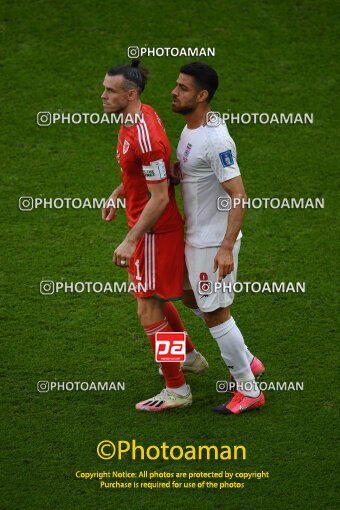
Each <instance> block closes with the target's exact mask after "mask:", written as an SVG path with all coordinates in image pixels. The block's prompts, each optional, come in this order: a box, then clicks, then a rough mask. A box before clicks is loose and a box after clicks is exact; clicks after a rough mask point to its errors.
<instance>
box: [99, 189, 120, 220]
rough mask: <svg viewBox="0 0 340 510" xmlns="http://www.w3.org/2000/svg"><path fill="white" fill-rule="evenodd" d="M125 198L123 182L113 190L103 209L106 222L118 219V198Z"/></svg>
mask: <svg viewBox="0 0 340 510" xmlns="http://www.w3.org/2000/svg"><path fill="white" fill-rule="evenodd" d="M124 196H125V193H124V185H123V183H122V182H121V183H120V185H119V186H118V187H117V188H116V189H114V190H113V192H112V193H111V195H110V196H109V198H108V199H107V201H106V203H105V206H104V207H103V209H102V219H103V220H104V221H112V220H114V219H115V218H116V216H117V212H116V204H117V200H118V198H122V197H124Z"/></svg>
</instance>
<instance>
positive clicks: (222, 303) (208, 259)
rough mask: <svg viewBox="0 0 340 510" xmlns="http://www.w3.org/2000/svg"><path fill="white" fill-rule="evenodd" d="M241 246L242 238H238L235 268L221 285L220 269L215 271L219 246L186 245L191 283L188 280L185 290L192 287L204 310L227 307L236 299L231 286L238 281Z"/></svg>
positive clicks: (211, 310)
mask: <svg viewBox="0 0 340 510" xmlns="http://www.w3.org/2000/svg"><path fill="white" fill-rule="evenodd" d="M240 246H241V239H238V240H237V241H236V243H235V245H234V249H233V257H234V270H233V271H232V273H230V274H228V275H227V276H226V277H225V278H224V279H223V280H222V282H221V286H220V285H218V270H217V271H216V272H215V273H214V272H213V270H214V258H215V256H216V253H217V251H218V249H219V247H218V246H214V247H208V248H195V247H194V246H190V245H188V244H186V245H185V261H186V266H187V270H188V278H189V282H190V285H188V284H189V282H188V281H186V282H185V284H184V290H189V289H190V287H191V289H192V290H193V292H194V294H195V298H196V302H197V306H198V307H199V309H200V310H202V312H213V311H215V310H217V309H218V308H226V307H227V306H230V305H231V304H232V302H233V301H234V291H233V289H232V288H231V287H232V286H233V284H234V283H235V282H236V277H237V266H238V253H239V251H240ZM185 280H186V279H185ZM216 284H217V285H216ZM216 287H217V288H216Z"/></svg>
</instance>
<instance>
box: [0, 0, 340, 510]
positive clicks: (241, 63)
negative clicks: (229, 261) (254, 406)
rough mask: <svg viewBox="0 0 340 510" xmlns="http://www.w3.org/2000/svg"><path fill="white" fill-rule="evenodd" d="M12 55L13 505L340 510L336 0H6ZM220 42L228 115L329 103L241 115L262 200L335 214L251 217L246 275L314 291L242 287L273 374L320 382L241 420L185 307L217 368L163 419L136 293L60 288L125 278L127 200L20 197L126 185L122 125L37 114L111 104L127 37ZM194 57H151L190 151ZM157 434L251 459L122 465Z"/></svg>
mask: <svg viewBox="0 0 340 510" xmlns="http://www.w3.org/2000/svg"><path fill="white" fill-rule="evenodd" d="M1 11H2V15H1V18H2V21H1V33H2V38H3V41H4V51H3V55H2V73H1V75H2V104H1V114H2V146H3V155H2V161H1V162H2V175H1V180H2V186H1V193H2V200H1V204H2V211H1V221H2V227H3V228H2V231H3V248H2V253H3V262H2V282H1V287H2V291H3V292H2V293H3V306H2V319H3V328H2V331H3V336H4V340H3V342H2V378H1V381H2V383H3V384H2V392H1V396H2V400H3V411H4V414H3V417H2V419H1V443H2V451H3V455H2V458H3V463H2V468H1V475H2V484H3V487H2V489H1V492H0V507H1V508H3V509H49V508H51V509H52V508H53V509H61V510H63V509H112V508H114V509H134V508H135V509H138V510H139V509H149V508H166V509H171V510H172V509H174V508H194V509H224V508H226V509H250V508H264V509H297V508H301V509H306V508H318V509H319V508H336V500H335V497H336V490H335V473H336V458H335V444H336V443H335V442H336V428H337V422H336V418H337V414H338V413H337V405H336V390H337V387H338V383H337V381H336V379H335V349H336V346H337V342H336V341H335V332H336V327H337V307H336V305H337V295H336V290H337V287H336V270H337V266H336V261H335V248H336V247H337V245H336V239H337V238H336V217H337V209H336V176H337V174H338V171H337V169H336V168H337V164H338V148H337V146H336V134H337V133H336V121H337V119H338V117H339V109H338V103H337V100H336V99H337V98H336V95H335V84H336V71H337V69H338V66H337V61H338V59H337V49H336V48H337V38H336V30H335V27H336V23H337V21H338V14H339V13H337V12H336V3H334V2H331V1H328V0H317V1H311V0H309V1H308V0H286V1H285V2H279V1H276V0H272V1H269V0H267V1H266V0H260V1H257V2H253V1H251V0H244V1H236V0H229V1H223V0H215V1H214V2H212V1H211V2H208V1H204V0H202V1H201V2H195V1H193V0H187V1H186V2H181V1H179V0H173V1H172V2H168V3H166V2H160V1H158V0H157V1H151V0H145V1H138V0H131V1H130V2H118V1H109V0H105V1H99V2H94V1H93V2H91V1H90V0H82V1H80V0H73V1H72V2H67V1H66V0H59V1H55V2H53V1H51V0H28V1H24V0H18V1H17V2H14V3H13V2H10V1H9V0H4V2H3V5H2V9H1ZM134 45H136V46H150V47H152V46H155V47H169V46H172V47H214V48H215V50H216V55H215V57H210V58H207V59H202V60H204V61H206V62H208V63H210V64H211V65H213V66H214V67H215V68H216V69H217V71H218V72H219V74H220V88H219V90H218V92H217V94H216V97H215V98H214V101H213V103H212V107H213V110H217V111H221V112H226V111H229V110H230V111H232V112H235V113H237V112H240V113H242V112H269V113H272V112H277V113H279V112H285V113H289V112H293V113H297V112H308V113H310V112H313V113H314V123H313V124H312V125H309V124H307V125H299V124H296V125H275V124H273V125H260V124H257V125H253V124H249V125H240V124H232V125H230V126H229V129H230V133H231V135H232V137H233V138H234V140H235V142H236V146H237V150H238V161H239V165H240V168H241V172H242V176H243V179H244V183H245V187H246V191H247V193H248V195H249V196H251V197H275V196H276V197H306V198H307V197H313V198H316V197H323V198H324V199H325V208H324V209H315V210H313V209H305V210H289V209H283V210H270V209H268V210H265V209H259V210H249V211H248V212H247V214H246V218H245V222H244V228H243V233H244V239H243V243H242V248H241V254H240V263H239V280H240V281H266V280H267V281H294V282H295V281H305V282H306V293H305V294H301V293H300V294H273V295H271V294H261V295H260V294H246V293H243V294H239V295H237V297H236V300H235V303H234V306H233V316H234V318H235V319H236V320H237V323H238V325H239V327H240V329H241V330H242V332H243V334H244V337H245V340H246V343H247V344H248V345H249V347H250V348H251V350H252V351H254V352H255V353H256V354H257V355H258V356H259V357H260V358H261V359H263V361H264V362H265V365H266V380H268V381H269V380H273V381H276V380H280V381H303V382H304V387H305V389H304V391H302V392H271V391H269V392H268V393H267V405H266V406H265V407H264V408H263V409H262V410H261V411H259V412H256V413H249V414H247V415H242V416H239V417H237V418H236V417H234V418H229V417H222V416H217V415H214V414H213V413H212V412H211V408H212V407H213V405H214V404H218V403H221V401H222V400H223V397H222V398H221V396H220V395H218V394H217V393H216V390H215V383H216V381H217V380H220V379H224V378H225V375H226V374H225V370H224V367H223V364H222V361H221V360H220V357H219V353H218V349H217V345H215V344H214V342H213V341H212V340H211V339H210V337H209V335H208V332H207V329H206V328H205V327H204V325H203V324H202V323H201V322H200V321H199V320H198V319H196V318H195V317H193V316H192V314H190V313H189V312H188V311H187V310H186V309H185V308H184V307H183V305H182V304H181V303H177V306H178V309H179V310H180V313H181V315H182V318H183V320H184V322H185V324H186V327H187V329H188V331H189V333H190V335H191V336H192V338H193V339H194V341H195V343H196V344H197V347H198V348H199V349H200V350H201V351H202V353H204V354H205V356H206V357H207V358H208V360H209V363H210V369H209V371H208V372H207V373H206V375H203V376H202V377H199V378H198V377H196V378H195V377H194V376H192V377H188V382H189V383H190V385H191V387H192V391H193V395H194V404H193V406H192V407H191V408H188V409H187V410H182V411H178V412H169V413H166V414H162V413H160V415H158V414H157V415H153V414H147V413H138V412H136V411H135V410H134V405H135V403H136V402H137V401H139V400H141V399H143V398H146V397H147V396H151V395H153V394H154V393H155V392H157V391H158V390H159V389H160V388H161V383H162V381H161V380H160V378H159V376H158V374H157V371H156V368H155V366H154V362H153V360H152V356H151V352H150V349H149V346H148V342H147V340H146V339H145V338H144V335H143V331H142V329H141V327H140V325H139V323H138V320H137V316H136V311H135V302H134V300H133V299H132V298H131V297H130V296H129V295H125V294H122V295H118V294H117V295H111V294H93V293H91V294H86V293H84V294H63V293H62V294H57V295H53V296H42V295H40V293H39V282H40V280H43V279H51V280H65V281H113V280H119V281H124V280H125V272H124V271H122V270H119V269H118V268H115V267H114V266H113V265H112V263H111V257H112V253H113V250H114V248H115V247H116V246H117V245H118V243H119V242H120V241H121V240H122V239H123V237H124V233H125V232H126V220H125V218H124V212H123V211H120V214H119V217H118V219H117V221H116V222H115V223H112V224H104V222H102V221H101V217H100V211H98V210H90V209H83V210H71V209H69V210H68V209H61V210H42V209H37V210H34V211H32V212H21V211H19V209H18V199H19V197H20V196H24V195H29V196H34V197H90V198H91V197H105V196H108V194H109V193H110V192H111V191H112V190H113V188H114V187H115V186H116V185H117V184H118V182H119V178H120V177H119V168H118V166H117V163H116V161H115V159H114V150H115V143H116V137H117V127H116V126H114V127H112V126H108V125H106V124H102V125H89V124H88V125H85V124H82V125H61V124H57V125H54V126H50V127H38V126H37V125H36V114H37V112H39V111H52V112H57V111H62V112H71V113H72V112H101V111H102V105H101V100H100V95H101V93H102V80H103V77H104V74H105V71H106V69H107V68H108V67H110V66H112V65H115V64H119V63H125V62H127V61H128V59H127V55H126V50H127V48H128V47H129V46H134ZM192 60H193V59H192V58H185V57H168V58H167V57H146V58H144V60H143V63H144V65H145V66H146V67H148V68H149V70H150V73H151V78H150V82H149V84H148V85H147V88H146V90H145V93H144V94H143V96H142V99H143V101H144V102H145V103H150V104H151V105H152V106H153V107H154V108H156V110H157V111H158V113H159V114H160V116H161V118H162V119H163V121H164V123H165V126H166V129H167V133H168V135H169V138H170V141H171V145H172V148H173V159H174V158H175V148H176V144H177V140H178V137H179V135H180V132H181V129H182V127H183V118H181V117H180V116H179V115H177V116H176V115H174V114H173V113H172V112H171V108H170V91H171V90H172V88H173V85H174V83H175V80H176V78H177V76H178V70H179V67H180V66H181V65H182V64H183V63H185V62H190V61H192ZM39 380H50V381H53V380H59V381H62V380H64V381H104V380H121V381H125V382H126V391H125V392H117V393H113V392H101V393H94V392H76V391H74V392H50V393H46V394H44V393H38V392H37V390H36V384H37V381H39ZM132 438H135V439H136V440H137V441H138V442H139V443H140V444H144V445H145V446H147V445H149V444H156V445H157V444H161V443H162V441H163V440H165V441H167V443H168V444H170V445H175V444H179V445H186V444H195V445H199V444H217V445H221V444H230V445H234V444H243V445H245V446H246V448H247V460H246V461H229V462H226V461H215V460H214V461H210V462H208V461H201V462H198V461H197V462H187V461H178V462H167V463H164V462H161V461H155V462H150V461H144V462H143V461H136V462H131V461H130V460H122V461H121V462H120V463H119V462H117V461H114V460H112V461H109V462H105V461H103V460H100V459H99V458H98V457H97V455H96V445H97V444H98V443H99V441H101V440H103V439H111V440H116V439H132ZM109 469H112V470H129V471H140V470H143V469H147V470H158V471H161V470H164V469H165V470H167V471H187V472H189V471H219V470H221V469H225V470H227V471H234V472H236V471H261V470H265V471H269V472H270V478H269V479H268V480H261V481H257V480H255V481H250V482H248V483H247V484H246V486H245V488H244V489H242V490H240V489H228V490H221V491H218V490H190V489H187V490H180V491H177V492H176V491H166V490H154V491H150V490H143V491H141V490H136V491H135V492H131V491H128V490H126V491H124V490H100V488H99V485H98V482H97V481H83V480H77V479H76V478H75V476H74V473H75V471H76V470H82V471H97V470H101V471H102V470H109Z"/></svg>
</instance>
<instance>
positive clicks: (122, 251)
mask: <svg viewBox="0 0 340 510" xmlns="http://www.w3.org/2000/svg"><path fill="white" fill-rule="evenodd" d="M136 244H137V243H136V242H135V241H130V240H129V239H124V241H123V242H122V243H121V244H120V245H119V246H118V248H116V249H115V251H114V254H113V263H114V264H115V265H116V266H120V267H128V265H129V264H130V259H131V257H132V255H133V254H134V253H135V249H136Z"/></svg>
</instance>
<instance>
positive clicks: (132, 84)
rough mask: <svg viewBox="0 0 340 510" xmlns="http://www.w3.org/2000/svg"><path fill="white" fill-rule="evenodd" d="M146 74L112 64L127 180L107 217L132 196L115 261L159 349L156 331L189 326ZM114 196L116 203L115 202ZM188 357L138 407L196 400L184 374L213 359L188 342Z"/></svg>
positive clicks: (158, 125) (165, 165)
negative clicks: (183, 314) (180, 306)
mask: <svg viewBox="0 0 340 510" xmlns="http://www.w3.org/2000/svg"><path fill="white" fill-rule="evenodd" d="M146 81H147V72H146V70H145V69H144V68H142V67H141V66H140V65H139V61H133V62H132V64H131V65H122V66H117V67H115V68H112V69H110V70H109V71H108V72H107V74H106V76H105V79H104V83H103V85H104V92H103V94H102V96H101V97H102V100H103V106H104V111H105V112H106V113H115V114H122V116H123V119H124V121H123V124H122V125H121V127H120V130H119V135H118V143H117V160H118V163H119V165H120V168H121V177H122V182H121V184H120V185H119V186H118V188H117V189H115V190H114V191H113V193H112V194H111V196H110V202H111V205H109V204H107V205H106V206H105V208H104V209H103V211H102V217H103V219H104V220H105V221H111V220H112V219H114V218H115V216H116V211H115V207H114V205H115V204H116V200H117V199H118V198H120V197H122V196H125V198H126V215H127V219H128V226H129V232H128V234H127V235H126V237H125V239H124V241H123V242H122V243H121V244H120V245H119V246H118V247H117V248H116V250H115V252H114V254H113V262H114V264H116V265H117V266H121V267H128V272H129V279H130V281H132V282H133V283H134V285H135V288H136V291H135V292H134V295H135V297H136V299H137V307H138V316H139V319H140V322H141V324H142V326H143V328H144V331H145V333H146V335H147V336H148V338H149V340H150V344H151V347H152V349H153V351H155V336H156V333H158V332H160V331H162V332H171V331H184V326H183V324H182V322H181V320H180V317H179V314H178V312H177V310H176V308H175V307H174V305H173V304H172V303H171V302H169V301H171V300H175V299H180V298H181V296H182V289H183V272H184V238H183V220H182V217H181V215H180V212H179V210H178V207H177V204H176V199H175V192H174V188H173V186H172V184H171V183H170V144H169V141H168V138H167V136H166V133H165V130H164V127H163V124H162V122H161V120H160V118H159V116H158V115H157V113H156V112H155V110H154V109H153V108H152V107H151V106H148V105H146V104H142V103H141V101H140V94H141V93H142V92H143V90H144V87H145V84H146ZM112 202H113V206H112ZM186 351H187V353H186V362H185V363H184V364H183V365H182V366H181V364H180V363H179V362H166V363H163V364H162V372H163V375H164V378H165V383H166V388H165V389H163V390H162V391H161V392H160V393H159V394H158V395H156V396H154V397H151V398H149V399H147V400H144V401H142V402H140V403H138V404H137V405H136V409H138V410H142V411H163V410H165V409H169V408H173V407H185V406H188V405H190V404H191V403H192V395H191V391H190V387H189V385H187V384H186V381H185V377H184V374H183V372H184V371H187V372H194V373H200V372H202V371H203V370H204V369H205V368H207V366H208V364H207V362H206V360H205V358H204V357H203V356H202V355H201V354H200V353H199V352H197V351H196V350H195V348H194V345H193V344H192V342H191V340H190V338H188V337H187V343H186Z"/></svg>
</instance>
